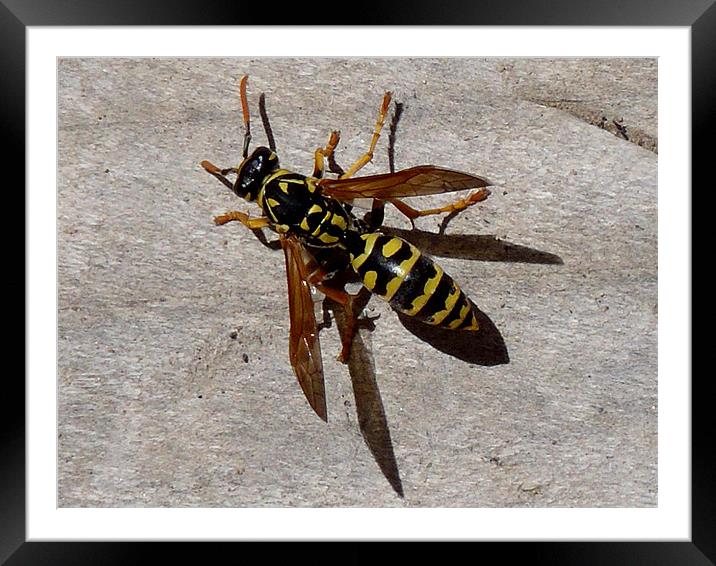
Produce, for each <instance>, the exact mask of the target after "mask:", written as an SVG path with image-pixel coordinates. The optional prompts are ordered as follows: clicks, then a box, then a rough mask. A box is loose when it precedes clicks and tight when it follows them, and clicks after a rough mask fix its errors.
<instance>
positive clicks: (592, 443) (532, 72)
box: [58, 58, 657, 507]
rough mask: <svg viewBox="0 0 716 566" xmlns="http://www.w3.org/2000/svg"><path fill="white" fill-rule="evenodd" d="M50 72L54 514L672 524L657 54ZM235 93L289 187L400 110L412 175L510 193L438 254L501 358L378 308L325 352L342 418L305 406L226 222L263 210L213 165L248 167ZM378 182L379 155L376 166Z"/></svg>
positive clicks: (496, 198) (261, 278)
mask: <svg viewBox="0 0 716 566" xmlns="http://www.w3.org/2000/svg"><path fill="white" fill-rule="evenodd" d="M58 65H59V72H58V81H59V198H58V221H59V222H58V254H59V265H58V271H59V313H58V315H59V318H58V322H59V345H58V346H59V347H58V355H59V368H58V379H59V431H58V436H59V462H58V465H59V505H60V506H61V507H65V506H79V507H113V506H116V507H124V506H133V507H142V506H169V507H186V506H202V507H256V506H316V507H320V506H365V507H384V506H431V507H437V506H440V507H491V506H497V507H515V506H538V507H545V506H567V507H570V506H572V507H577V506H579V507H603V506H624V507H646V506H655V505H656V504H657V406H656V403H657V358H656V354H657V198H656V197H657V155H656V147H657V146H656V138H657V135H656V131H657V123H656V109H657V99H656V77H657V64H656V60H653V59H626V60H614V59H593V60H585V59H570V60H562V61H555V60H545V59H525V60H498V59H486V60H477V59H467V58H454V59H340V60H338V59H328V58H325V59H252V60H240V59H133V60H128V59H61V60H60V61H59V63H58ZM244 73H248V74H250V81H249V100H250V102H251V105H252V111H253V112H254V118H255V120H254V123H253V129H252V130H253V135H254V143H265V142H264V136H263V132H262V129H261V125H260V121H259V120H258V112H257V106H256V103H257V100H258V95H259V93H261V92H265V93H266V98H267V106H268V111H269V114H270V117H271V121H272V125H273V130H274V133H275V136H276V139H277V143H278V151H279V154H280V156H281V159H282V164H283V165H284V166H285V167H287V168H291V169H294V170H297V171H301V172H304V173H310V171H311V167H312V159H313V150H314V149H315V148H316V147H317V146H318V145H321V144H324V143H325V141H326V140H327V136H328V133H329V131H330V130H331V129H335V128H337V129H340V130H341V132H342V140H341V143H340V145H339V147H338V159H339V161H340V162H341V163H342V164H344V166H345V164H348V163H350V162H351V161H352V160H353V159H355V158H357V157H358V156H359V155H360V154H361V153H362V152H363V151H364V150H365V148H366V147H367V144H368V141H369V139H370V135H371V131H372V127H373V124H374V122H375V118H376V114H377V110H378V106H379V103H380V98H381V95H382V92H383V91H384V90H392V91H393V92H394V94H395V98H396V99H397V100H399V101H402V102H404V103H405V112H404V114H403V119H402V121H401V123H400V126H399V129H398V137H397V149H396V160H397V165H398V167H399V168H404V167H408V166H412V165H418V164H426V163H432V164H439V165H443V166H446V167H450V168H453V169H458V170H463V171H468V172H473V173H476V174H479V175H483V176H486V177H488V178H489V179H491V180H493V181H494V182H495V183H496V185H497V186H496V187H495V188H494V190H493V193H492V195H491V196H490V198H489V199H487V201H485V202H484V203H481V204H480V205H477V206H476V207H473V208H472V209H469V210H467V211H466V212H464V213H463V214H461V215H459V216H458V217H456V218H455V219H454V220H453V221H452V222H451V223H450V224H449V226H448V229H447V235H446V238H447V239H443V240H441V239H440V238H435V237H432V236H429V235H427V236H425V235H423V237H424V238H427V240H428V243H430V242H432V243H433V244H434V247H435V249H436V250H438V251H439V250H440V245H441V244H440V242H441V241H442V242H443V243H444V242H448V244H447V246H446V245H444V244H443V251H446V255H451V256H452V257H447V258H441V259H439V261H440V263H441V264H442V265H443V266H444V267H445V269H446V270H447V271H448V272H449V273H451V274H452V275H453V276H454V278H455V279H456V280H458V281H459V282H460V283H461V285H462V287H463V288H464V289H465V290H466V291H467V292H468V293H469V295H470V296H471V297H472V298H473V300H474V301H475V302H476V303H477V304H478V305H479V306H480V308H481V310H482V311H483V312H484V313H485V315H486V316H487V317H489V319H490V320H491V321H492V323H494V327H495V328H496V329H497V331H498V332H499V335H501V337H502V339H503V340H504V343H505V345H506V347H507V351H508V353H509V359H510V361H509V363H508V364H501V365H484V364H480V363H468V362H466V361H463V360H461V359H458V358H456V357H454V356H450V355H447V354H445V353H443V352H441V351H439V350H438V349H436V348H434V347H432V346H431V345H430V343H427V342H425V341H423V340H421V339H420V338H418V337H417V336H416V335H415V334H413V333H411V332H409V331H408V330H406V328H404V326H403V325H402V324H401V322H400V320H399V319H398V317H397V316H396V315H395V314H394V313H393V312H392V311H390V310H389V309H388V308H387V307H386V306H385V305H384V304H383V303H382V302H380V301H378V300H377V299H373V300H371V302H370V303H369V305H368V312H369V314H372V315H376V314H379V315H380V318H379V319H378V320H377V321H376V329H375V331H373V332H369V331H368V330H364V331H362V333H361V340H362V342H361V344H363V345H364V346H365V347H364V348H363V352H362V354H363V358H364V362H365V365H364V366H356V367H354V368H353V370H354V371H353V374H354V375H353V379H352V378H351V376H350V375H349V371H348V368H347V367H346V366H344V365H341V364H339V363H338V362H337V361H336V360H335V357H336V355H337V353H338V351H339V349H340V343H339V339H338V334H337V329H336V325H335V324H334V325H333V326H332V327H331V328H329V329H327V330H325V331H323V332H322V333H321V340H322V346H323V353H324V356H323V357H324V367H325V374H326V389H327V394H328V412H329V422H328V424H325V423H323V422H322V421H321V420H320V419H319V418H318V417H317V416H316V415H315V414H314V413H313V412H312V411H311V409H310V408H309V406H308V405H307V403H306V401H305V399H304V398H303V395H302V393H301V390H300V388H299V386H298V384H297V383H296V380H295V378H294V376H293V373H292V370H291V367H290V365H289V361H288V353H287V335H288V315H287V299H286V284H285V280H284V265H283V256H282V254H281V252H271V251H270V250H268V249H266V248H265V247H264V246H262V245H261V244H260V243H259V242H258V241H257V240H256V239H255V238H254V237H253V235H252V234H251V233H250V232H248V231H247V230H245V229H244V228H243V227H242V226H239V225H233V224H232V225H228V226H223V227H215V226H214V225H213V224H212V217H213V215H215V214H218V213H222V212H225V211H227V210H233V209H241V210H245V211H246V210H251V212H252V214H254V215H255V214H257V213H258V209H256V208H255V207H252V206H250V205H248V204H247V203H245V202H243V201H240V200H237V198H236V197H235V196H234V195H233V194H231V193H230V192H229V191H228V190H226V189H225V188H224V187H223V186H222V185H221V184H220V183H218V182H217V181H216V180H215V179H214V178H212V177H211V176H210V175H208V174H207V173H206V172H205V171H203V170H202V168H201V167H200V166H199V162H200V161H201V160H203V159H209V160H210V161H212V162H214V163H216V164H217V165H220V166H225V167H226V166H230V165H236V164H238V161H239V160H240V154H241V144H242V137H243V128H242V124H241V118H240V109H239V100H238V95H237V92H238V81H239V78H240V77H241V75H242V74H244ZM595 116H596V117H597V122H598V121H599V120H601V117H605V118H606V119H607V120H606V122H605V123H604V124H602V125H604V126H605V128H604V129H603V128H601V127H599V126H600V124H599V123H597V124H596V125H595V119H594V117H595ZM613 121H616V122H618V123H619V124H621V125H622V126H626V128H627V130H626V132H627V137H630V138H631V139H630V140H629V141H627V140H626V139H624V136H623V135H620V134H619V130H618V129H615V127H613V126H610V125H609V124H611V123H612V122H613ZM634 132H637V133H638V134H637V135H636V136H633V135H630V134H634ZM615 134H616V135H615ZM386 137H387V136H386ZM634 138H636V139H634ZM640 140H641V141H640ZM644 140H646V141H644ZM633 141H635V142H636V143H632V142H633ZM384 171H387V155H386V139H385V137H384V138H383V139H382V140H381V142H380V143H379V146H378V150H377V152H376V157H375V160H374V162H373V163H371V164H370V165H369V166H367V167H366V168H365V170H364V173H376V172H384ZM418 200H419V204H420V205H421V206H422V205H423V204H427V203H444V202H448V201H449V200H451V198H450V197H449V196H446V195H438V196H435V197H429V198H422V199H418ZM439 221H440V219H439V218H436V217H431V218H425V219H420V220H419V222H418V223H417V225H418V228H419V229H420V230H422V231H430V232H436V231H437V226H438V224H439ZM386 224H388V225H390V226H394V227H397V228H401V229H403V230H407V229H409V228H410V225H409V223H408V222H406V221H405V219H404V218H402V217H401V216H400V215H399V214H397V213H396V212H395V211H394V210H392V209H391V210H389V211H388V214H387V218H386ZM445 247H447V248H448V249H447V250H444V248H445ZM471 247H472V248H471ZM450 252H452V253H450ZM555 257H558V258H560V259H561V261H562V263H561V264H560V263H555V261H554V259H555ZM455 340H456V342H459V341H460V340H461V338H458V337H456V338H455ZM478 346H479V344H478ZM361 367H362V369H361ZM356 368H357V369H356ZM372 368H374V372H375V374H374V375H373V374H372V373H371V371H372ZM376 391H379V393H378V394H377V395H378V396H377V397H376ZM381 400H382V408H383V414H381V409H380V407H381ZM356 403H358V406H357V405H356ZM357 409H358V410H357ZM358 414H360V415H361V416H360V418H359V417H358ZM361 427H362V428H363V433H364V434H365V440H364V436H363V435H362V433H361ZM401 489H402V491H403V492H404V497H403V498H401V497H399V496H398V495H397V494H396V491H399V490H401Z"/></svg>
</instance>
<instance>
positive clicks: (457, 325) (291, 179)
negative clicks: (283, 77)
mask: <svg viewBox="0 0 716 566" xmlns="http://www.w3.org/2000/svg"><path fill="white" fill-rule="evenodd" d="M247 79H248V76H246V75H244V76H243V77H242V79H241V82H240V86H239V89H240V97H241V110H242V114H243V122H244V128H245V133H244V141H243V160H242V161H241V163H240V164H239V165H238V166H237V167H230V168H227V169H220V168H219V167H216V166H215V165H213V164H212V163H210V162H209V161H202V162H201V166H202V167H203V168H204V169H205V170H206V171H207V172H209V173H210V174H212V175H213V176H214V177H216V178H217V179H219V181H221V182H222V183H223V184H224V185H226V186H227V187H228V188H229V189H231V190H232V191H233V192H234V193H235V194H236V195H237V196H239V197H241V198H243V199H245V200H247V201H249V202H253V203H256V204H257V205H258V206H259V208H260V209H261V215H260V216H256V217H250V216H249V215H248V214H246V213H244V212H240V211H232V212H227V213H225V214H222V215H220V216H217V217H215V218H214V222H215V223H216V224H217V225H222V224H227V223H229V222H234V221H237V222H240V223H242V224H243V225H244V226H246V227H247V228H249V229H251V230H254V231H257V230H261V229H263V228H268V229H270V230H273V231H274V232H276V233H277V234H278V235H279V240H280V243H281V247H282V248H283V251H284V255H285V260H286V275H287V279H288V303H289V314H290V334H289V357H290V361H291V365H292V367H293V369H294V372H295V374H296V377H297V378H298V382H299V384H300V385H301V388H302V390H303V392H304V394H305V396H306V399H307V400H308V403H309V404H310V406H311V407H312V408H313V410H314V411H315V412H316V413H317V414H318V416H319V417H320V418H321V419H323V420H324V421H326V420H327V410H326V397H325V386H324V376H323V362H322V359H321V349H320V343H319V339H318V324H317V322H316V317H315V313H314V308H313V299H312V296H311V286H313V287H315V288H316V289H317V290H319V291H321V292H322V293H323V294H324V295H326V296H328V297H330V298H331V299H333V300H334V301H336V302H338V303H339V304H340V305H342V306H343V308H344V309H345V310H346V313H347V314H348V318H349V320H350V321H352V322H350V323H349V325H348V329H347V331H346V332H345V333H344V335H343V336H342V337H341V344H342V349H341V353H340V355H339V358H338V359H339V360H340V361H342V362H344V363H346V362H347V360H348V356H349V353H350V348H351V343H352V341H353V337H354V334H355V330H356V324H357V321H358V315H359V314H360V313H358V312H355V309H354V302H355V300H356V297H357V295H351V294H349V293H348V292H347V291H346V290H345V288H337V287H334V286H331V285H328V284H326V281H327V279H328V277H329V275H330V273H329V272H328V270H327V268H326V266H325V265H322V263H321V261H319V260H318V259H317V258H316V255H317V254H318V252H319V251H320V250H322V249H323V250H324V249H326V248H339V249H340V250H343V251H345V253H346V254H347V260H346V263H347V264H348V265H347V266H346V268H347V269H351V270H352V271H353V272H355V274H356V275H357V276H358V277H359V279H360V282H361V283H362V285H363V286H364V287H365V288H366V289H368V290H369V291H370V292H371V293H373V294H374V295H376V296H378V297H379V298H381V299H383V300H384V301H387V302H388V303H389V304H390V306H391V307H392V308H393V309H395V310H397V311H400V312H402V313H404V314H406V315H408V316H411V317H414V318H416V319H417V320H420V321H423V322H425V323H427V324H431V325H435V326H439V327H442V328H448V329H454V330H455V331H456V332H457V331H468V332H474V331H477V330H478V322H477V321H478V318H477V308H476V307H475V305H474V303H473V302H472V301H471V300H470V299H469V298H468V297H467V296H466V295H465V293H464V292H463V291H462V290H461V289H460V287H459V286H458V284H457V283H456V282H455V281H454V280H453V279H452V277H450V276H449V275H448V274H447V273H445V271H444V270H443V269H442V268H441V267H440V266H439V265H438V264H437V263H436V262H435V261H433V260H432V258H430V257H429V256H428V255H426V254H424V253H422V252H421V251H420V250H419V249H418V248H417V247H415V246H414V245H412V244H411V243H409V242H407V241H406V240H403V239H402V238H398V237H394V236H389V235H386V234H383V233H382V232H380V231H379V223H380V222H382V214H375V215H373V216H372V218H371V220H367V219H366V218H362V219H361V218H358V217H357V216H356V215H355V214H354V213H353V208H352V202H353V201H354V200H355V199H373V202H374V203H375V205H374V209H375V210H380V207H382V206H383V203H384V202H388V203H390V204H392V205H393V206H395V207H396V208H397V209H398V210H399V211H400V212H401V213H402V214H404V215H405V216H406V217H407V218H408V219H410V221H411V222H413V221H414V220H415V219H416V218H418V217H421V216H427V215H434V214H441V213H444V212H447V213H451V212H455V211H459V210H462V209H465V208H467V207H469V206H472V205H474V204H476V203H478V202H480V201H483V200H485V199H486V198H487V197H488V196H489V195H490V190H489V189H488V188H487V187H488V186H490V185H492V183H490V181H488V180H487V179H485V178H483V177H478V176H477V175H471V174H468V173H462V172H459V171H453V170H450V169H445V168H442V167H436V166H434V165H420V166H417V167H411V168H409V169H404V170H401V171H397V172H390V173H386V174H378V175H368V176H361V177H356V176H355V175H356V173H358V172H359V171H360V170H361V169H362V168H363V167H365V165H367V164H368V163H369V162H370V161H371V160H372V159H373V152H374V151H375V147H376V144H377V143H378V139H379V138H380V134H381V130H382V129H383V126H384V124H385V120H386V116H387V114H388V109H389V107H390V102H391V98H392V94H391V93H390V92H386V93H385V95H384V96H383V102H382V104H381V107H380V112H379V115H378V120H377V121H376V123H375V126H374V128H373V135H372V138H371V141H370V145H369V148H368V150H367V151H366V152H365V153H364V154H363V155H361V156H360V157H359V158H358V159H357V160H356V161H355V162H354V163H353V164H352V165H351V166H350V167H348V169H346V170H343V169H342V168H341V167H340V166H338V164H337V163H336V162H335V155H334V151H335V149H336V146H337V145H338V142H339V139H340V133H339V132H338V131H333V132H331V134H330V137H329V140H328V143H327V144H326V145H325V146H321V147H318V148H317V149H316V150H315V153H314V167H313V172H312V173H311V175H310V176H306V175H301V174H299V173H295V172H293V171H289V170H287V169H282V168H281V167H280V165H279V158H278V155H277V154H276V146H275V142H274V138H273V133H272V131H271V127H270V125H269V122H268V117H267V115H266V112H265V106H264V97H263V95H261V98H260V106H259V108H260V112H261V118H262V121H263V125H264V129H265V131H266V135H267V138H268V143H269V147H264V146H261V147H257V148H256V149H254V150H253V152H251V154H249V145H250V142H251V126H250V115H249V108H248V102H247V96H246V83H247ZM326 164H328V169H329V171H330V172H332V173H334V174H336V175H337V178H335V179H334V178H326V177H324V174H325V173H326ZM229 174H234V175H236V178H235V180H233V181H231V180H230V179H229V178H227V175H229ZM467 189H477V190H476V191H474V192H473V193H472V194H470V195H469V196H468V197H466V198H463V199H460V200H458V201H456V202H454V203H452V204H449V205H447V206H443V207H440V208H432V209H426V210H417V209H415V208H413V207H411V206H410V205H408V204H407V203H405V202H404V201H403V200H401V199H402V198H406V197H414V196H422V195H433V194H438V193H447V192H453V191H462V190H467ZM381 212H382V211H381ZM376 219H378V220H376Z"/></svg>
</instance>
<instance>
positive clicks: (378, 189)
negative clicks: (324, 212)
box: [318, 165, 493, 200]
mask: <svg viewBox="0 0 716 566" xmlns="http://www.w3.org/2000/svg"><path fill="white" fill-rule="evenodd" d="M492 184H493V183H492V182H490V181H489V180H488V179H485V178H484V177H478V176H477V175H470V174H469V173H462V172H460V171H453V170H451V169H444V168H442V167H435V166H433V165H419V166H417V167H411V168H410V169H403V170H402V171H398V172H396V173H384V174H380V175H366V176H365V177H355V178H348V179H321V180H320V181H318V185H319V186H320V187H321V189H322V190H323V194H325V195H326V196H329V197H333V198H336V199H339V200H352V199H355V198H376V199H390V198H399V197H417V196H422V195H435V194H439V193H449V192H453V191H462V190H465V189H478V188H481V187H487V186H490V185H492Z"/></svg>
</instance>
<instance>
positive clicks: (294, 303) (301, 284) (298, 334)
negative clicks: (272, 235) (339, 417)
mask: <svg viewBox="0 0 716 566" xmlns="http://www.w3.org/2000/svg"><path fill="white" fill-rule="evenodd" d="M281 245H282V247H283V251H284V255H285V257H286V276H287V278H288V309H289V313H290V317H291V332H290V337H289V349H288V352H289V358H290V360H291V366H293V371H294V372H295V373H296V377H297V378H298V383H299V384H300V385H301V389H303V393H304V395H305V396H306V399H307V400H308V404H309V405H311V407H312V408H313V410H314V411H315V412H316V414H317V415H318V416H319V417H321V418H322V419H323V420H324V421H327V420H328V413H327V411H326V391H325V387H324V382H323V361H322V359H321V345H320V343H319V341H318V328H317V324H316V315H315V312H314V310H313V298H312V296H311V286H310V284H309V283H308V282H307V281H306V279H305V274H306V273H308V271H309V270H308V268H307V262H308V261H309V259H308V258H307V252H306V251H305V249H304V247H303V245H302V244H301V243H300V242H299V241H298V240H296V239H294V238H292V237H282V238H281Z"/></svg>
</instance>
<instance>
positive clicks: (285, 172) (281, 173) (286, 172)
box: [264, 169, 293, 186]
mask: <svg viewBox="0 0 716 566" xmlns="http://www.w3.org/2000/svg"><path fill="white" fill-rule="evenodd" d="M292 174H293V171H289V170H288V169H276V171H274V172H273V173H271V174H270V175H269V176H268V177H266V180H265V181H264V186H266V185H268V184H269V183H270V182H271V181H273V180H275V179H278V178H279V177H283V176H284V175H292ZM286 182H287V183H290V182H291V179H286Z"/></svg>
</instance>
